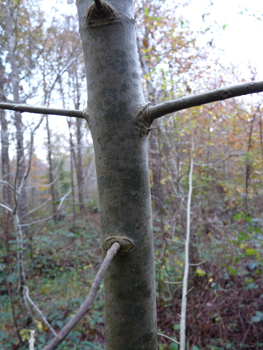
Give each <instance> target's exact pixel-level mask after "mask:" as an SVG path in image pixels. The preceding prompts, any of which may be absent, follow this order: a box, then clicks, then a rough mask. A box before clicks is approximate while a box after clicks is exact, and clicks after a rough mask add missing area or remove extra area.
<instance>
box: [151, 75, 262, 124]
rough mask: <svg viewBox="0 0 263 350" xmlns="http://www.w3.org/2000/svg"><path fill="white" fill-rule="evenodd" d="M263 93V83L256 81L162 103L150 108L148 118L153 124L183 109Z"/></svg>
mask: <svg viewBox="0 0 263 350" xmlns="http://www.w3.org/2000/svg"><path fill="white" fill-rule="evenodd" d="M262 91H263V81H255V82H251V83H245V84H238V85H233V86H228V87H225V88H220V89H216V90H212V91H208V92H204V93H201V94H197V95H194V96H189V97H182V98H180V99H178V100H172V101H167V102H162V103H160V104H158V105H156V106H149V107H148V113H149V117H148V118H149V119H150V122H153V121H154V119H157V118H160V117H163V116H164V115H166V114H169V113H173V112H178V111H181V110H182V109H186V108H191V107H196V106H201V105H203V104H207V103H211V102H216V101H222V100H226V99H228V98H232V97H237V96H242V95H248V94H255V93H258V92H262Z"/></svg>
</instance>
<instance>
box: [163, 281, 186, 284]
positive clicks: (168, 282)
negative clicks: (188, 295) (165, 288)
mask: <svg viewBox="0 0 263 350" xmlns="http://www.w3.org/2000/svg"><path fill="white" fill-rule="evenodd" d="M163 283H167V284H182V283H183V281H181V282H170V281H163Z"/></svg>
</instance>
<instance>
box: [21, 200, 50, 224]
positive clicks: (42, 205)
mask: <svg viewBox="0 0 263 350" xmlns="http://www.w3.org/2000/svg"><path fill="white" fill-rule="evenodd" d="M49 201H51V198H48V199H47V200H46V201H45V202H44V203H43V204H41V205H39V206H38V207H36V208H34V209H32V210H30V211H28V212H27V213H26V214H25V215H23V216H21V218H20V219H23V218H25V217H26V216H28V215H30V214H32V213H34V212H35V211H36V210H38V209H40V208H42V207H44V206H45V205H46V204H47V203H48V202H49Z"/></svg>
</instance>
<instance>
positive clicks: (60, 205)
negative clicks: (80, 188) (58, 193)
mask: <svg viewBox="0 0 263 350" xmlns="http://www.w3.org/2000/svg"><path fill="white" fill-rule="evenodd" d="M71 191H72V189H70V190H69V191H68V192H67V193H66V194H65V196H64V197H62V198H61V201H60V203H59V206H58V210H57V211H59V210H60V209H61V207H62V204H63V202H64V200H65V199H66V198H67V196H68V195H69V194H70V193H71Z"/></svg>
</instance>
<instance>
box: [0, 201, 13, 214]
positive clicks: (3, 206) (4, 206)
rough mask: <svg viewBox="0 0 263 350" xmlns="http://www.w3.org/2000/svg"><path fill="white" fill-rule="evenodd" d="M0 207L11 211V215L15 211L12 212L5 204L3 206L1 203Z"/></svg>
mask: <svg viewBox="0 0 263 350" xmlns="http://www.w3.org/2000/svg"><path fill="white" fill-rule="evenodd" d="M0 207H2V208H5V209H6V210H8V211H10V212H11V213H13V210H12V209H11V208H9V207H7V206H6V205H4V204H2V203H0Z"/></svg>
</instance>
